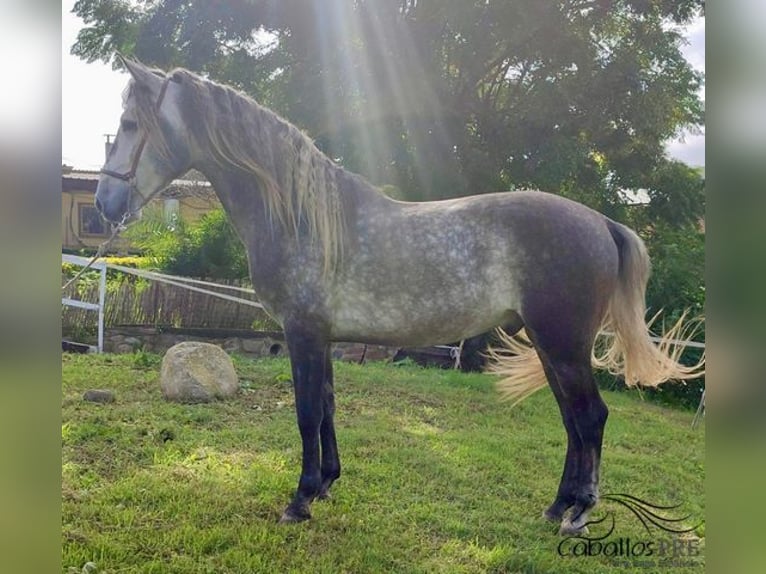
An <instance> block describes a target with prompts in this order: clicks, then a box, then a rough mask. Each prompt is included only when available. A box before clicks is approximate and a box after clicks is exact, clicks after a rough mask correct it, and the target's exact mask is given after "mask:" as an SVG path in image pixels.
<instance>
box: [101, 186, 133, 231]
mask: <svg viewBox="0 0 766 574" xmlns="http://www.w3.org/2000/svg"><path fill="white" fill-rule="evenodd" d="M130 196H131V193H130V184H129V183H128V182H124V181H119V180H116V179H114V178H112V177H109V176H103V175H102V176H101V178H100V179H99V181H98V187H96V198H95V203H96V209H98V211H99V212H100V213H101V215H102V216H103V217H104V219H106V220H107V221H109V222H111V223H121V222H123V219H124V218H125V215H126V214H127V213H129V211H130V205H129V203H130Z"/></svg>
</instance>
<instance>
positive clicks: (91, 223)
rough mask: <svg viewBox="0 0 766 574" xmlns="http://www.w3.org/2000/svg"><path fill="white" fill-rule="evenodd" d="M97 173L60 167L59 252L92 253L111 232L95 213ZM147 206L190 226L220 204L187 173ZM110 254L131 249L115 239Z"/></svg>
mask: <svg viewBox="0 0 766 574" xmlns="http://www.w3.org/2000/svg"><path fill="white" fill-rule="evenodd" d="M98 178H99V172H97V171H87V170H77V169H74V168H72V167H70V166H67V165H64V166H62V173H61V246H62V250H63V251H81V250H94V249H97V248H98V246H99V245H100V244H101V243H103V242H104V241H105V240H107V239H108V238H109V237H110V236H111V234H112V229H111V227H110V225H109V223H107V222H106V221H105V220H104V219H103V218H102V217H101V214H100V213H99V212H98V210H97V209H96V206H95V204H94V198H95V194H96V186H97V185H98ZM149 204H150V206H156V208H157V209H161V210H162V212H163V213H164V214H165V217H166V218H168V220H170V219H171V218H172V217H180V218H181V219H183V220H184V221H187V222H193V221H196V220H197V219H199V218H200V217H202V216H203V215H204V214H205V213H207V212H209V211H210V210H212V209H216V208H218V207H220V205H221V204H220V202H219V201H218V198H217V197H216V195H215V192H214V191H213V188H212V187H211V186H210V183H208V182H207V181H206V180H205V178H204V176H203V175H202V174H199V173H197V172H193V171H192V172H189V173H187V174H186V175H185V176H184V179H177V180H175V181H173V183H171V184H170V185H169V186H168V187H167V188H166V189H165V190H164V191H162V192H161V193H160V194H159V195H158V196H157V197H156V198H155V199H153V200H152V201H151V202H149ZM109 251H110V252H112V253H129V252H131V251H132V249H131V246H130V245H129V244H128V243H127V241H126V240H125V239H124V238H122V237H117V238H116V239H115V241H114V242H113V244H112V245H111V246H110V249H109Z"/></svg>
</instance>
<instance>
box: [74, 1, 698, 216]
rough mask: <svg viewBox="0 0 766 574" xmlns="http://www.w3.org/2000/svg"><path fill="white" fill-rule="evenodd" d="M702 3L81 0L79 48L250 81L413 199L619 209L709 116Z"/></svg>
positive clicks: (324, 143)
mask: <svg viewBox="0 0 766 574" xmlns="http://www.w3.org/2000/svg"><path fill="white" fill-rule="evenodd" d="M703 10H704V1H703V0H681V1H674V2H671V1H668V0H652V1H649V0H617V1H614V0H612V1H610V0H559V1H557V2H539V1H536V0H494V1H484V0H476V1H466V0H440V1H436V0H389V1H372V0H323V1H319V0H230V1H228V2H210V1H208V0H185V1H181V0H146V1H143V2H136V3H129V2H125V1H124V0H79V1H78V2H77V3H76V4H75V9H74V11H75V12H76V13H77V14H78V15H79V16H81V17H82V18H83V19H84V21H85V23H86V25H87V26H86V27H85V28H84V29H83V30H82V31H81V32H80V34H79V36H78V40H77V43H76V44H75V45H74V47H73V49H72V51H73V53H75V54H77V55H79V56H81V57H83V58H85V59H88V60H95V59H102V60H104V61H110V60H112V58H113V55H114V53H115V52H116V51H120V52H122V53H124V54H128V55H134V56H136V57H138V58H140V59H141V60H143V61H145V62H147V63H150V64H156V65H158V66H161V67H172V66H174V65H182V66H186V67H188V68H190V69H193V70H196V71H198V72H201V73H203V74H206V75H208V76H209V77H211V78H213V79H216V80H219V81H223V82H226V83H229V84H233V85H235V86H238V87H239V88H241V89H243V90H244V91H246V92H248V93H250V94H251V95H253V96H255V97H256V98H257V99H259V100H261V101H262V102H264V103H265V104H266V105H269V106H270V107H273V108H275V109H276V110H277V111H278V112H280V113H282V114H283V115H285V116H286V117H288V118H289V119H290V120H291V121H293V122H294V123H296V124H298V125H299V126H301V127H303V128H304V129H306V130H307V131H308V133H310V134H311V135H312V136H313V137H315V138H316V141H317V144H318V145H319V147H320V148H322V149H323V150H324V151H325V152H327V153H328V154H329V155H330V156H332V157H333V158H336V159H338V160H339V161H341V162H342V163H343V164H344V165H345V166H346V167H348V168H350V169H352V170H354V171H357V172H360V173H362V174H363V175H365V176H367V177H368V178H370V179H371V180H372V181H373V182H375V183H377V184H385V183H388V184H392V185H395V186H396V187H397V188H399V189H400V190H402V193H403V194H404V195H405V196H406V197H408V198H411V199H428V198H440V197H449V196H458V195H465V194H468V193H483V192H488V191H497V190H502V189H513V188H524V187H534V188H539V189H544V190H547V191H553V192H557V193H564V194H566V195H570V196H574V197H576V198H578V199H580V200H581V201H584V202H585V203H588V204H590V205H592V206H593V207H596V208H598V209H600V210H601V211H603V212H605V213H607V214H611V215H619V213H620V209H621V205H622V203H623V201H622V200H621V199H620V194H619V190H620V189H621V188H626V187H627V188H638V187H648V186H649V185H650V183H651V178H652V173H653V172H654V170H655V169H656V168H657V166H659V165H660V164H661V163H662V162H663V159H664V151H663V149H664V143H665V142H666V141H667V140H668V139H669V138H671V137H673V136H674V135H676V134H678V133H679V131H680V130H681V129H683V128H688V127H690V126H691V127H693V126H698V125H700V124H701V122H702V120H703V110H702V105H701V102H700V100H699V98H698V96H697V91H698V89H699V87H700V85H701V82H702V77H701V76H700V74H699V73H697V72H695V71H694V70H693V69H692V68H691V67H690V66H689V64H688V63H687V62H686V61H685V60H684V58H683V57H682V55H681V52H680V46H681V43H682V37H681V35H680V33H679V31H678V27H679V26H680V25H683V24H684V23H687V22H688V21H689V20H690V19H691V18H693V17H695V16H696V15H698V14H699V13H700V12H701V11H703ZM112 61H114V60H112ZM115 65H117V64H116V63H115ZM684 209H685V210H686V211H687V213H693V214H694V215H696V216H699V215H700V212H699V209H698V208H697V207H696V206H695V205H684Z"/></svg>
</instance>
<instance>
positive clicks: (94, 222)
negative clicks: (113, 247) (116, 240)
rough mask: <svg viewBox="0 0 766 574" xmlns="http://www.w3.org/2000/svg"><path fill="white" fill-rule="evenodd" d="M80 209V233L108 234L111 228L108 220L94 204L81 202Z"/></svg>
mask: <svg viewBox="0 0 766 574" xmlns="http://www.w3.org/2000/svg"><path fill="white" fill-rule="evenodd" d="M78 209H79V213H80V235H107V233H108V231H109V230H108V229H107V225H106V222H105V221H104V220H103V219H102V218H101V214H100V213H99V212H98V209H96V207H95V206H94V205H89V204H87V203H80V204H79V205H78Z"/></svg>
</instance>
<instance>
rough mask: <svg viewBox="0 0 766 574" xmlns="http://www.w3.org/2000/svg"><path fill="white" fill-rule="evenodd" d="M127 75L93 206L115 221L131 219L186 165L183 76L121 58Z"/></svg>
mask: <svg viewBox="0 0 766 574" xmlns="http://www.w3.org/2000/svg"><path fill="white" fill-rule="evenodd" d="M119 58H120V60H121V61H122V62H123V64H124V65H125V67H126V68H127V69H128V71H129V72H130V75H131V80H130V83H129V84H128V87H127V89H126V91H125V95H124V96H123V110H124V111H123V113H122V116H121V118H120V125H119V129H118V131H117V135H116V137H115V139H114V143H113V144H112V147H111V150H110V152H109V155H108V157H107V159H106V163H104V166H103V168H102V169H101V177H100V178H99V182H98V188H97V190H96V199H95V201H96V207H97V208H98V210H99V211H100V212H101V214H102V215H103V216H104V217H105V218H106V219H107V220H109V221H111V222H113V223H124V222H126V221H128V220H130V219H131V218H132V217H133V216H134V215H135V214H136V213H137V212H138V210H140V209H141V207H143V206H144V205H146V203H147V202H148V201H149V200H150V199H151V198H152V197H153V196H155V195H156V194H157V193H159V192H160V191H161V190H162V189H164V188H165V187H166V186H167V185H168V184H169V183H170V182H171V181H173V179H175V178H176V177H178V176H179V175H181V174H183V173H185V172H186V171H187V170H188V169H189V167H190V146H189V138H188V137H187V136H186V135H185V130H184V129H183V122H182V121H181V113H180V112H181V109H180V105H179V104H180V93H181V89H182V83H183V75H182V74H180V73H171V74H167V75H166V74H165V73H164V72H161V71H158V70H151V69H149V68H147V67H146V66H144V65H143V64H141V63H139V62H136V61H132V60H129V59H127V58H123V57H122V56H119Z"/></svg>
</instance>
